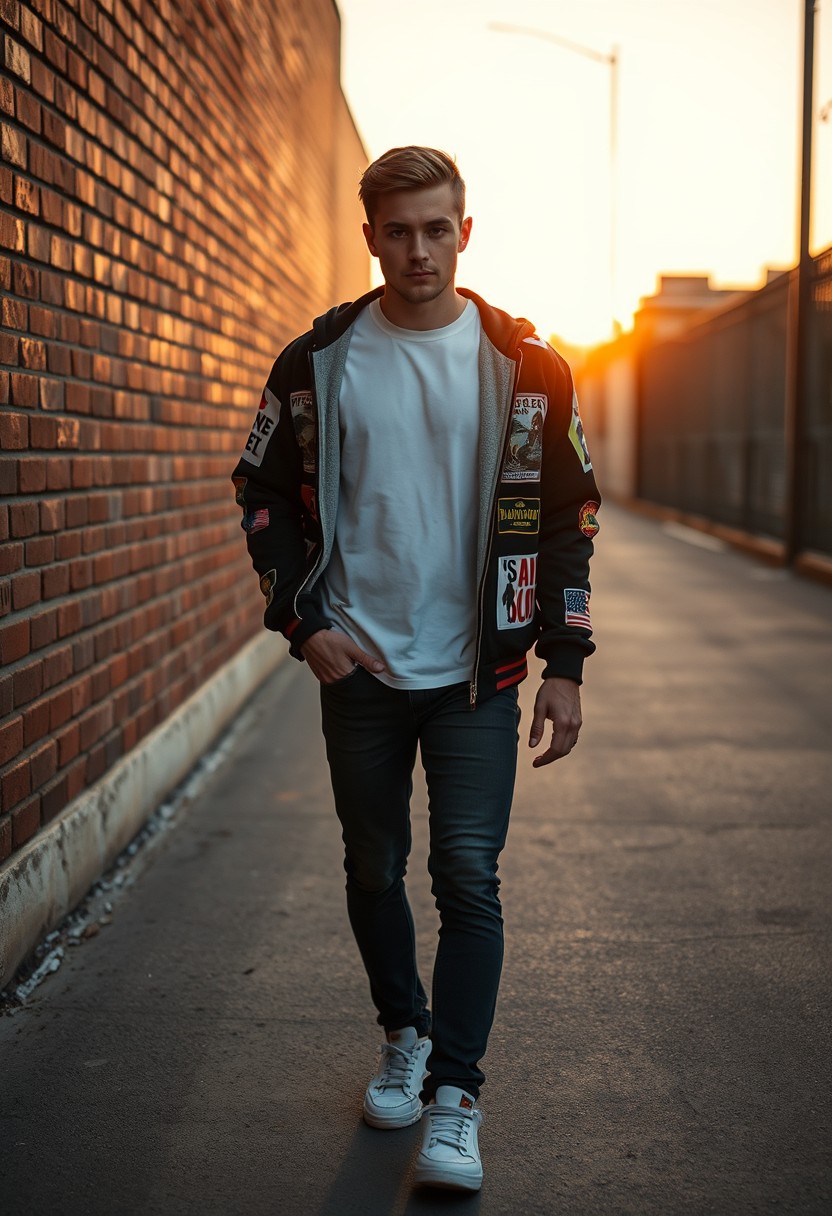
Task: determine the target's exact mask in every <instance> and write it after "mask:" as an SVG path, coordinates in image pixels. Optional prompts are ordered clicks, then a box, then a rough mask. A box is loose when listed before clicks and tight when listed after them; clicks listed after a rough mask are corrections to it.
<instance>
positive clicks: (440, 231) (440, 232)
mask: <svg viewBox="0 0 832 1216" xmlns="http://www.w3.org/2000/svg"><path fill="white" fill-rule="evenodd" d="M447 231H448V229H447V228H431V230H430V235H431V236H437V237H438V236H444V235H445V233H446V232H447Z"/></svg>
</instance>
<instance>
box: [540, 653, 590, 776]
mask: <svg viewBox="0 0 832 1216" xmlns="http://www.w3.org/2000/svg"><path fill="white" fill-rule="evenodd" d="M547 721H549V722H552V723H554V728H553V730H552V742H551V743H550V744H549V747H548V748H547V749H546V751H545V752H542V753H541V755H539V756H535V758H534V760H533V761H532V767H533V768H541V767H542V766H543V765H544V764H551V763H552V761H553V760H560V759H561V757H562V756H568V755H569V753H570V752H571V751H572V748H573V747H574V746H575V744H576V743H577V742H578V731H579V730H580V729H581V689H580V685H578V684H576V683H575V681H574V680H566V679H563V678H562V677H561V676H553V677H552V678H551V679H549V680H544V681H543V683H542V684H541V685H540V688H539V689H538V693H537V697H536V699H535V703H534V717H533V718H532V726H531V730H530V731H529V747H537V745H538V744H539V743H540V740H541V739H542V738H543V731H544V728H545V726H546V722H547Z"/></svg>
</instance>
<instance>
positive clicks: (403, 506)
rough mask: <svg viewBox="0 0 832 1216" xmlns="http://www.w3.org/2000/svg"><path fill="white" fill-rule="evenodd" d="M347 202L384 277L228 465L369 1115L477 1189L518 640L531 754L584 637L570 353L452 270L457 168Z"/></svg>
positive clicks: (580, 486)
mask: <svg viewBox="0 0 832 1216" xmlns="http://www.w3.org/2000/svg"><path fill="white" fill-rule="evenodd" d="M359 195H360V198H361V200H362V202H363V204H364V209H365V211H366V216H367V222H366V224H364V236H365V239H366V241H367V245H368V247H369V250H370V253H371V254H372V255H373V256H374V257H376V258H378V259H379V263H380V266H381V271H382V274H383V277H384V287H383V288H382V289H379V290H377V291H373V292H370V293H369V294H368V295H366V296H364V297H362V298H361V299H359V300H358V301H356V302H355V303H353V304H349V305H342V306H341V307H340V308H334V309H332V310H331V311H330V312H329V313H327V314H326V315H325V316H323V317H319V318H318V319H317V320H316V321H315V323H314V326H313V328H312V330H311V331H310V332H309V333H307V334H304V335H303V336H301V337H300V338H298V339H296V340H295V341H294V342H292V343H291V344H290V345H289V346H288V347H287V348H286V350H284V351H283V353H282V354H281V355H280V357H279V358H278V360H277V362H276V363H275V365H274V367H273V369H272V372H271V375H270V376H269V380H268V384H267V386H266V389H265V391H264V394H263V398H262V400H261V403H260V409H259V410H258V413H257V417H256V418H255V421H254V425H253V427H252V431H251V435H250V437H249V439H248V442H247V444H246V450H245V451H244V452H243V455H242V457H241V459H240V461H239V463H238V465H237V468H236V470H235V473H234V483H235V486H236V490H237V502H238V503H239V504H240V505H241V506H242V508H243V527H244V528H245V530H246V533H247V540H248V548H249V552H250V554H251V558H252V561H253V564H254V567H255V570H256V571H257V573H258V574H259V576H260V588H261V591H262V592H263V594H264V596H265V597H266V612H265V624H266V626H267V627H268V628H270V629H276V630H279V631H281V632H282V633H283V634H284V635H285V636H286V637H287V638H288V639H289V642H290V651H291V653H292V654H293V655H294V656H295V658H299V659H305V660H306V662H307V663H308V664H309V667H310V668H311V669H312V672H313V674H314V675H315V676H316V677H317V679H318V680H319V682H320V686H321V689H320V691H321V707H322V722H323V732H324V737H325V739H326V747H327V758H328V761H329V766H330V774H331V779H332V787H333V792H334V796H335V806H336V811H337V814H338V817H339V819H340V822H341V826H342V832H343V839H344V845H345V862H344V866H345V869H346V873H347V907H348V913H349V918H350V922H351V925H352V928H353V931H354V934H355V938H356V941H357V943H358V948H359V951H360V953H361V957H362V959H363V962H364V965H365V967H366V970H367V974H368V977H369V981H370V992H371V996H372V999H373V1002H374V1004H375V1006H376V1009H377V1011H378V1022H379V1024H380V1025H381V1026H382V1027H383V1028H384V1031H385V1042H384V1043H383V1044H382V1047H381V1050H380V1058H379V1063H378V1071H377V1074H376V1076H375V1077H374V1078H373V1079H372V1081H371V1082H370V1085H369V1087H368V1089H367V1091H366V1094H365V1097H364V1118H365V1120H366V1121H367V1122H368V1123H369V1124H370V1125H372V1126H373V1127H380V1128H398V1127H407V1126H408V1125H410V1124H411V1123H415V1122H416V1121H417V1120H418V1119H420V1118H421V1119H422V1120H423V1144H422V1148H421V1151H420V1153H419V1156H418V1159H417V1163H416V1175H415V1176H416V1181H417V1182H420V1183H424V1184H428V1185H434V1186H444V1187H449V1188H454V1189H460V1190H470V1191H474V1190H478V1189H479V1187H480V1185H481V1183H482V1165H481V1161H480V1155H479V1149H478V1145H477V1128H478V1126H479V1123H480V1120H481V1117H482V1116H481V1114H480V1111H479V1109H478V1107H477V1105H476V1102H477V1098H478V1096H479V1089H480V1086H481V1084H482V1082H483V1080H484V1077H483V1073H482V1071H481V1070H480V1067H479V1063H480V1060H481V1058H482V1057H483V1055H484V1054H485V1048H486V1043H487V1040H488V1034H489V1031H490V1029H491V1024H492V1020H493V1017H494V1008H495V1003H496V998H497V989H498V985H499V980H500V970H501V965H502V954H503V936H502V918H501V914H500V902H499V899H498V896H497V889H498V885H499V883H498V879H497V876H496V872H497V859H498V856H499V853H500V851H501V849H502V847H503V844H504V842H505V838H506V832H507V829H508V819H509V810H510V806H511V799H512V793H513V786H514V775H515V767H516V759H517V741H518V733H517V728H518V720H519V711H518V708H517V686H518V684H519V683H520V681H521V680H523V679H524V678H525V676H526V674H527V665H526V653H527V651H528V649H529V648H530V647H531V646H532V645H534V644H536V646H537V654H538V655H539V656H540V658H541V659H542V660H543V661H544V663H545V669H544V673H543V675H544V678H543V682H542V685H541V687H540V690H539V692H538V694H537V699H536V702H535V709H534V717H533V721H532V725H531V731H530V736H529V744H530V746H531V747H533V748H534V747H537V746H538V745H539V744H540V742H541V739H542V738H543V734H544V729H545V724H546V722H547V720H548V721H551V722H552V723H553V729H552V737H551V742H550V744H549V746H548V748H546V750H545V751H544V752H543V753H542V754H540V755H538V756H537V757H536V758H535V760H534V762H533V763H534V766H535V767H539V766H541V765H545V764H549V763H550V762H551V761H553V760H556V759H558V758H559V757H561V756H565V755H566V754H567V753H568V752H569V751H571V749H572V748H573V746H574V745H575V742H576V740H577V737H578V731H579V729H580V724H581V713H580V693H579V684H580V681H581V669H582V664H583V660H584V658H585V656H587V655H588V654H590V653H591V652H592V650H593V649H594V646H593V643H592V642H591V641H590V640H589V637H590V619H589V583H588V578H587V575H588V562H589V557H590V553H591V551H592V536H593V535H594V532H595V531H597V523H596V522H595V513H596V512H597V510H598V501H599V495H598V491H597V488H596V485H595V481H594V477H593V474H592V466H591V464H590V462H589V456H588V453H587V452H586V449H585V446H584V444H583V432H582V430H581V431H580V432H579V431H578V430H577V427H578V424H579V419H578V412H577V403H576V402H575V400H574V393H573V388H572V379H571V376H570V373H569V369H568V367H567V366H566V364H565V363H564V362H563V360H562V359H561V358H560V357H559V356H558V355H557V354H555V352H554V351H553V350H552V349H551V348H550V347H549V346H547V344H546V343H545V342H542V341H541V340H540V339H539V338H538V337H537V336H536V335H535V333H534V330H533V328H532V326H531V325H530V324H529V322H527V321H524V320H520V321H517V320H515V319H513V318H512V317H509V316H508V315H507V314H505V313H503V312H500V311H499V310H497V309H495V308H492V307H491V306H489V305H488V304H486V303H485V301H483V300H481V299H479V298H478V297H477V296H475V295H474V294H473V293H471V292H467V291H461V290H457V288H456V286H455V274H456V266H457V257H458V255H459V254H460V253H461V252H462V251H463V250H464V249H465V247H466V245H467V244H468V240H469V237H470V235H471V219H470V218H467V217H466V216H465V186H464V183H463V181H462V178H461V177H460V175H459V172H458V170H457V167H456V165H455V164H454V162H453V161H452V160H451V159H450V158H449V157H448V156H446V155H445V154H444V153H442V152H438V151H436V150H434V149H431V148H420V147H408V148H395V149H393V150H392V151H390V152H387V153H386V154H385V155H384V156H382V157H380V158H379V159H378V160H377V161H375V162H374V163H373V164H372V165H370V167H369V168H368V169H367V170H366V172H365V173H364V175H363V177H362V180H361V186H360V190H359ZM521 449H522V451H521ZM588 521H591V523H590V522H588ZM417 747H418V749H419V750H420V752H421V759H422V764H423V766H424V769H425V775H426V780H427V786H428V794H429V802H430V856H429V860H428V867H429V870H430V873H431V876H432V880H433V886H432V890H433V893H434V896H435V898H436V903H437V907H438V910H439V915H440V925H441V927H440V931H439V943H438V949H437V954H436V961H435V966H434V973H433V990H432V1006H433V1009H432V1012H431V1011H430V1010H429V1006H428V998H427V995H426V992H425V989H424V987H423V986H422V982H421V980H420V977H419V974H418V971H417V967H416V959H415V949H414V929H413V921H412V918H411V913H410V908H409V905H408V902H407V897H406V894H405V887H404V881H403V880H404V873H405V867H406V862H407V857H408V853H409V850H410V820H409V815H410V807H409V801H410V794H411V788H412V787H411V776H412V772H413V767H414V764H415V759H416V752H417Z"/></svg>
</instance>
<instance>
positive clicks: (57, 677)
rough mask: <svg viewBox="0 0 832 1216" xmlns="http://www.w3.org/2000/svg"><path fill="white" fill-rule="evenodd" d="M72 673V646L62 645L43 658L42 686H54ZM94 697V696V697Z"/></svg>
mask: <svg viewBox="0 0 832 1216" xmlns="http://www.w3.org/2000/svg"><path fill="white" fill-rule="evenodd" d="M71 675H72V647H71V646H62V647H61V648H60V649H59V650H54V651H52V652H51V653H50V654H47V655H46V657H45V658H44V660H43V687H44V688H45V689H46V688H55V687H56V685H58V684H62V683H63V682H64V680H68V679H69V677H70V676H71ZM94 699H95V698H94Z"/></svg>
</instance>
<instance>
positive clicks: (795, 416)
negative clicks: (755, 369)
mask: <svg viewBox="0 0 832 1216" xmlns="http://www.w3.org/2000/svg"><path fill="white" fill-rule="evenodd" d="M815 2H816V0H805V6H804V16H803V111H802V147H801V168H800V235H799V251H798V260H797V271H796V284H795V291H794V296H793V307H791V308H790V310H789V327H790V332H789V342H788V349H789V351H790V359H789V364H790V366H789V384H788V388H787V399H786V433H785V439H786V502H785V520H784V534H783V540H784V546H785V558H786V562H787V563H788V564H789V565H793V564H794V561H795V559H796V557H797V555H798V554H799V553H800V551H801V549H802V547H803V520H804V519H805V513H806V505H807V504H806V476H807V472H808V462H807V446H808V445H807V428H806V416H807V409H806V396H807V392H808V388H809V375H808V370H809V369H808V356H809V323H810V314H811V308H812V298H811V287H812V255H811V253H810V251H809V245H810V236H811V217H812V120H813V117H814V115H813V107H814V51H815Z"/></svg>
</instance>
